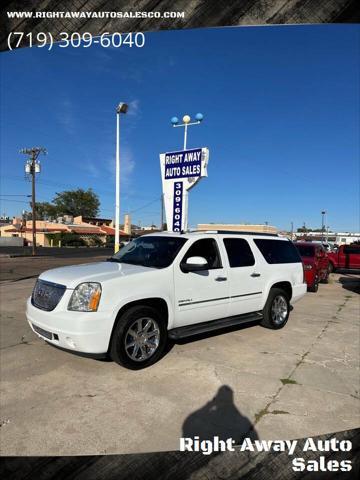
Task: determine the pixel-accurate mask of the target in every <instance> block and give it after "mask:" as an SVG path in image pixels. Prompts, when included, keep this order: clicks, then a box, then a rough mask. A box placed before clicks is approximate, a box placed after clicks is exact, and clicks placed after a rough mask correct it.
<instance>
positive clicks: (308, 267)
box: [304, 265, 313, 270]
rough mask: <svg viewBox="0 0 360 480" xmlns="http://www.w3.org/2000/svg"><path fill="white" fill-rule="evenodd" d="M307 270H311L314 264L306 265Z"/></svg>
mask: <svg viewBox="0 0 360 480" xmlns="http://www.w3.org/2000/svg"><path fill="white" fill-rule="evenodd" d="M304 268H305V270H311V269H312V268H313V267H312V265H304Z"/></svg>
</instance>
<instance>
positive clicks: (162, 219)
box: [160, 193, 164, 231]
mask: <svg viewBox="0 0 360 480" xmlns="http://www.w3.org/2000/svg"><path fill="white" fill-rule="evenodd" d="M160 208H161V215H160V221H161V224H160V230H161V231H163V230H164V194H163V193H162V194H161V196H160Z"/></svg>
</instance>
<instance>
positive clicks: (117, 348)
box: [110, 305, 167, 370]
mask: <svg viewBox="0 0 360 480" xmlns="http://www.w3.org/2000/svg"><path fill="white" fill-rule="evenodd" d="M166 343H167V329H166V324H165V322H164V320H163V319H162V318H161V316H160V314H159V313H158V312H157V311H156V310H155V308H152V307H148V306H146V305H137V306H134V307H131V308H129V309H128V310H126V311H125V313H123V314H122V315H121V317H120V318H119V320H118V322H117V325H116V327H115V330H114V332H113V335H112V339H111V343H110V357H111V358H112V360H114V361H115V362H116V363H118V364H119V365H122V366H123V367H125V368H129V369H130V370H140V369H142V368H146V367H149V366H150V365H152V364H153V363H155V362H157V361H158V360H159V359H160V357H161V356H162V354H163V352H164V350H165V347H166Z"/></svg>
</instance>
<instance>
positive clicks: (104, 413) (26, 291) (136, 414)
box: [0, 257, 360, 455]
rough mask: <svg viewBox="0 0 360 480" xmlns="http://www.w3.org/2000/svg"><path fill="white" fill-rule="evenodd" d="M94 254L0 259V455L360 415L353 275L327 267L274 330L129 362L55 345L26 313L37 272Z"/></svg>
mask: <svg viewBox="0 0 360 480" xmlns="http://www.w3.org/2000/svg"><path fill="white" fill-rule="evenodd" d="M98 259H99V258H93V259H91V260H90V259H89V258H72V259H68V258H62V257H61V258H60V257H58V258H50V257H49V258H46V259H42V258H23V259H19V258H11V259H9V258H1V259H0V265H1V269H2V270H4V271H6V269H7V270H8V273H7V277H6V276H5V277H2V278H3V281H2V282H1V285H0V288H1V290H0V291H1V323H0V333H1V344H0V346H1V350H0V360H1V365H0V366H1V384H2V385H1V391H2V393H1V398H0V403H1V405H0V406H1V419H0V425H1V427H0V428H1V435H0V438H1V451H0V453H1V455H72V454H104V453H133V452H150V451H161V450H177V449H178V448H179V437H180V436H182V435H184V436H193V435H200V436H201V437H202V438H211V437H213V436H214V435H219V436H220V437H223V438H227V437H233V438H234V439H236V438H240V437H241V436H243V435H244V434H246V433H248V432H249V431H251V435H252V436H253V437H256V436H257V437H259V438H261V439H290V438H291V439H293V438H300V437H304V436H309V435H318V434H322V433H329V432H335V431H341V430H345V429H350V428H355V427H359V426H360V414H359V410H360V409H359V407H360V402H359V390H360V388H359V352H360V345H359V315H358V314H359V299H360V297H359V293H360V289H359V285H360V277H359V275H358V274H354V273H341V274H333V275H332V276H331V283H330V284H329V285H320V288H319V291H318V293H316V294H313V293H309V294H307V295H306V297H305V298H304V299H302V300H301V301H300V302H299V303H297V304H295V308H294V310H293V311H292V313H291V316H290V320H289V322H288V324H287V325H286V327H285V328H284V329H282V330H280V331H273V330H267V329H264V328H262V327H260V326H259V325H252V326H249V327H241V328H233V329H231V330H227V331H225V332H224V331H223V332H221V333H218V334H213V335H208V336H202V337H200V338H197V339H195V338H194V339H192V340H188V341H186V342H182V343H177V344H176V345H174V346H173V347H172V348H171V349H170V351H169V352H168V353H167V355H166V356H165V357H164V358H163V359H162V360H161V361H160V362H159V363H157V364H156V365H154V366H152V367H150V368H148V369H145V370H141V371H137V372H136V371H130V370H125V369H123V368H121V367H119V366H118V365H117V364H115V363H113V362H110V361H99V360H93V359H89V358H83V357H79V356H76V355H73V354H70V353H67V352H63V351H61V350H58V349H56V348H54V347H52V346H50V345H47V344H46V343H45V342H44V341H42V340H40V339H39V338H37V337H36V336H35V335H34V334H33V333H32V331H31V330H30V328H29V327H28V325H27V323H26V320H25V315H24V309H25V299H26V298H27V296H29V295H30V293H31V290H32V287H33V285H34V282H35V277H36V275H37V274H38V273H39V272H40V271H42V270H45V269H47V268H51V267H55V266H58V265H60V264H61V265H63V264H70V263H81V262H89V261H96V260H98ZM10 270H12V271H13V273H9V271H10ZM26 277H28V278H26Z"/></svg>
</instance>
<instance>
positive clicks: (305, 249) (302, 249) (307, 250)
mask: <svg viewBox="0 0 360 480" xmlns="http://www.w3.org/2000/svg"><path fill="white" fill-rule="evenodd" d="M294 245H295V247H296V248H297V250H298V252H299V253H300V255H301V256H302V257H313V256H314V247H313V246H312V245H300V244H299V243H295V244H294Z"/></svg>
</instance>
